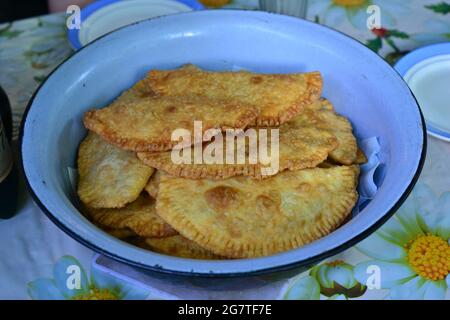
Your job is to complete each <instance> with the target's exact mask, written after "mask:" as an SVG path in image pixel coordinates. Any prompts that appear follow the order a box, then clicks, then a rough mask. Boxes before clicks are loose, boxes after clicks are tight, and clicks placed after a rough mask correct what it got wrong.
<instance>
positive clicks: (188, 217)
mask: <svg viewBox="0 0 450 320" xmlns="http://www.w3.org/2000/svg"><path fill="white" fill-rule="evenodd" d="M358 174H359V168H358V167H357V166H350V167H346V166H340V167H335V168H330V169H321V168H314V169H305V170H299V171H286V172H284V173H281V174H279V175H277V176H275V177H272V178H269V179H265V180H261V181H257V180H252V179H248V178H243V177H237V178H230V179H227V180H222V181H214V180H187V179H184V178H177V177H172V176H168V175H162V176H161V182H160V185H159V191H158V197H157V204H156V210H157V212H158V214H159V215H160V216H161V217H162V218H163V219H164V220H165V221H167V222H168V223H169V224H170V225H171V226H172V227H173V228H174V229H176V230H177V231H178V232H179V233H180V234H181V235H183V236H184V237H186V238H188V239H190V240H192V241H194V242H196V243H198V244H199V245H200V246H202V247H203V248H205V249H207V250H210V251H212V252H214V253H215V254H218V255H221V256H226V257H231V258H251V257H260V256H268V255H272V254H275V253H278V252H282V251H286V250H290V249H294V248H297V247H300V246H302V245H304V244H307V243H309V242H311V241H314V240H316V239H319V238H321V237H323V236H325V235H327V234H329V233H330V232H332V231H333V230H334V229H335V228H337V227H338V226H339V225H340V224H341V223H342V222H343V221H344V219H345V218H346V217H347V216H348V215H349V214H350V212H351V210H352V208H353V206H354V205H355V203H356V201H357V197H358V194H357V192H356V184H357V176H358Z"/></svg>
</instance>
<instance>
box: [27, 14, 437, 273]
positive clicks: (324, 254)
mask: <svg viewBox="0 0 450 320" xmlns="http://www.w3.org/2000/svg"><path fill="white" fill-rule="evenodd" d="M221 10H222V11H241V12H243V11H245V10H235V9H228V10H225V9H221ZM206 11H213V12H217V11H219V10H206ZM179 14H186V13H179ZM267 14H273V15H280V14H277V13H267ZM160 18H161V17H155V18H150V19H147V20H142V21H138V22H135V23H132V24H130V25H127V26H123V27H121V28H119V29H117V30H114V31H111V32H108V33H107V34H104V35H103V36H101V37H99V38H98V39H95V40H94V41H92V42H91V43H89V44H87V45H86V46H84V47H82V48H81V49H80V50H83V49H84V48H87V47H88V46H90V45H91V44H93V43H94V42H96V41H98V40H100V39H102V38H103V37H106V36H108V35H109V34H111V33H113V32H115V31H118V30H121V29H123V28H127V27H129V26H132V25H136V24H139V23H143V22H146V21H151V20H156V19H160ZM287 18H291V19H297V18H292V17H287ZM306 21H307V22H309V23H312V24H315V23H314V22H312V21H308V20H306ZM320 26H322V27H324V28H327V29H330V30H333V31H336V32H338V33H340V34H341V35H343V36H345V37H346V38H348V39H349V40H351V41H355V42H358V41H357V40H356V39H354V38H352V37H350V36H349V35H347V34H345V33H343V32H341V31H339V30H336V29H333V28H331V27H328V26H325V25H320ZM358 43H359V42H358ZM359 44H360V45H362V46H364V45H363V44H361V43H359ZM366 49H367V50H368V51H369V52H371V54H374V55H376V56H377V57H378V58H379V59H381V60H382V61H383V63H385V64H387V65H388V66H389V67H390V68H391V69H392V70H393V71H394V72H395V73H396V74H397V75H398V76H399V79H400V80H401V81H403V82H404V83H405V85H406V86H407V88H408V89H409V87H408V85H407V84H406V82H405V81H404V80H403V77H402V76H401V75H400V73H399V72H398V71H397V70H396V69H395V68H394V67H392V66H391V65H390V64H389V63H388V62H387V61H386V60H384V59H383V58H382V57H380V56H379V55H378V54H376V53H375V52H373V51H372V50H370V49H369V48H367V47H366ZM75 54H76V53H75ZM70 58H71V56H70V57H67V58H66V59H64V60H63V61H62V62H61V63H60V64H59V65H58V66H56V67H55V69H54V70H52V72H50V73H49V74H48V75H47V77H46V78H45V80H44V81H43V82H42V83H41V84H40V85H39V86H38V88H37V89H36V91H35V92H34V94H33V96H32V97H31V98H30V100H29V101H28V103H27V106H26V108H25V111H24V114H23V117H22V121H21V124H20V132H19V161H20V170H21V172H22V174H23V177H24V178H25V181H26V185H27V189H28V191H29V192H30V194H31V196H32V198H33V199H34V201H35V202H36V204H37V205H38V206H39V208H40V209H41V210H42V211H43V212H44V213H45V215H46V216H47V217H48V218H49V219H50V220H51V221H52V222H53V223H54V224H55V225H56V226H58V228H60V229H61V230H63V231H64V232H65V233H66V234H68V235H69V236H70V237H72V238H73V239H75V240H76V241H78V242H79V243H81V244H82V245H84V246H86V247H88V248H89V249H91V250H93V251H95V252H98V253H100V254H102V255H104V256H107V257H109V258H112V259H114V260H116V261H120V262H123V263H125V264H128V265H130V266H133V267H137V268H139V269H143V270H147V271H152V272H157V273H161V274H166V275H174V276H183V277H197V278H217V279H221V278H222V279H223V278H225V279H226V278H236V277H243V278H244V277H253V276H262V275H268V274H272V273H277V272H283V271H288V270H292V269H294V268H301V267H308V266H312V265H314V264H316V263H318V262H320V261H322V260H324V259H326V258H328V257H331V256H333V255H336V254H338V253H340V252H342V251H344V250H346V249H348V248H350V247H352V246H354V245H355V244H357V243H358V242H360V241H362V240H363V239H365V238H367V237H368V236H369V235H371V234H372V233H373V232H375V231H376V230H377V229H378V228H380V227H381V226H382V225H383V224H384V223H385V222H386V221H387V220H388V219H389V218H391V217H392V216H393V215H394V213H395V212H396V211H397V210H398V209H399V208H400V206H401V205H402V204H403V202H405V200H406V199H407V198H408V196H409V194H410V193H411V191H412V190H413V188H414V186H415V185H416V183H417V180H418V179H419V176H420V174H421V172H422V169H423V166H424V163H425V159H426V153H427V145H428V140H427V129H426V125H425V119H424V117H423V114H422V110H421V109H420V106H419V103H418V102H417V99H416V97H415V96H414V93H413V92H412V91H411V89H409V91H410V93H411V95H412V97H413V98H414V101H415V102H416V106H417V109H418V111H419V114H420V119H421V122H422V136H423V143H422V151H421V155H420V160H419V163H418V165H417V168H416V172H415V174H414V177H413V178H412V179H411V182H410V183H409V185H408V186H407V187H406V189H405V191H404V192H403V194H402V195H401V196H400V198H399V200H398V201H397V202H396V203H395V204H394V205H393V206H392V208H391V209H390V210H388V211H387V212H386V213H385V214H384V215H383V217H382V218H380V219H379V220H378V221H376V222H375V223H374V224H373V225H372V226H371V227H369V228H368V229H366V230H364V231H363V232H361V233H359V234H358V235H356V236H354V237H353V238H352V239H350V240H348V241H347V242H346V243H343V244H342V245H340V246H338V247H336V248H334V249H331V250H328V251H325V252H322V253H320V254H317V255H316V256H314V257H310V258H308V259H305V260H301V261H298V262H294V263H290V264H285V265H281V266H275V267H270V268H266V269H261V270H255V271H249V272H234V273H233V272H230V273H220V274H215V273H200V272H185V271H176V270H169V269H163V268H162V267H157V266H149V265H145V264H142V263H139V262H136V261H132V260H128V259H125V258H123V257H120V256H118V255H116V254H114V253H112V252H109V251H106V250H104V249H102V248H100V247H97V246H96V245H95V244H93V243H91V242H89V241H87V240H85V239H83V238H81V237H80V236H79V235H77V234H76V233H75V232H73V231H72V230H70V229H69V228H68V227H66V226H65V225H64V224H63V223H62V222H60V221H59V220H58V219H57V218H56V217H55V216H53V214H52V213H51V212H50V211H49V210H48V209H47V208H46V207H45V205H44V204H43V203H42V202H41V201H40V199H39V198H38V197H37V195H36V193H35V192H34V190H33V188H32V187H31V185H30V182H29V181H28V177H27V176H26V173H25V167H24V162H23V154H22V147H23V136H24V129H25V123H26V120H27V116H28V112H29V110H30V109H31V106H32V104H33V101H34V98H35V97H36V95H37V94H38V92H39V91H40V89H41V87H42V86H43V85H44V84H45V83H46V82H47V80H48V78H50V77H51V75H52V74H53V73H54V72H56V70H58V69H59V67H61V66H62V65H63V64H64V63H65V62H66V61H67V60H69V59H70Z"/></svg>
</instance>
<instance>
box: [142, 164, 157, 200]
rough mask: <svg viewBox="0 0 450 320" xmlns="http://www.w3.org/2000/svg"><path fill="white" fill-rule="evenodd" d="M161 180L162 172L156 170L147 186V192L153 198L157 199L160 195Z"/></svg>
mask: <svg viewBox="0 0 450 320" xmlns="http://www.w3.org/2000/svg"><path fill="white" fill-rule="evenodd" d="M160 178H161V171H159V170H156V171H155V173H154V174H153V175H152V177H151V178H150V180H148V183H147V185H146V186H145V191H147V193H148V194H149V195H150V196H151V197H152V198H153V199H156V197H157V195H158V188H159V180H160Z"/></svg>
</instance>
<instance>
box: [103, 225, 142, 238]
mask: <svg viewBox="0 0 450 320" xmlns="http://www.w3.org/2000/svg"><path fill="white" fill-rule="evenodd" d="M100 227H101V228H102V229H103V231H105V232H107V233H109V234H110V235H112V236H113V237H114V238H118V239H128V238H131V237H136V236H137V235H136V233H135V232H134V231H133V230H130V229H127V228H123V229H111V228H105V227H103V226H100Z"/></svg>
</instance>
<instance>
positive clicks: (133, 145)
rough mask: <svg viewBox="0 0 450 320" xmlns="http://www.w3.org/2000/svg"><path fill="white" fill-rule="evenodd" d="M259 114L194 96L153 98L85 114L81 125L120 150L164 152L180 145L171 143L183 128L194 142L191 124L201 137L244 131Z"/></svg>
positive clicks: (250, 108) (237, 104)
mask: <svg viewBox="0 0 450 320" xmlns="http://www.w3.org/2000/svg"><path fill="white" fill-rule="evenodd" d="M258 113H259V110H258V108H257V107H254V106H251V105H246V104H242V103H240V102H236V101H232V100H225V99H219V98H218V99H209V98H206V97H202V96H195V95H190V96H163V97H161V96H154V97H149V98H146V99H142V100H137V101H131V102H124V103H121V102H117V103H113V104H111V105H110V106H108V107H106V108H103V109H98V110H91V111H88V112H86V113H85V115H84V125H85V126H86V128H88V129H90V130H92V131H94V132H96V133H97V134H99V135H100V136H101V137H102V138H103V139H105V140H107V141H108V142H110V143H112V144H114V145H116V146H118V147H120V148H122V149H126V150H134V151H164V150H171V149H172V148H173V147H174V146H176V145H178V144H179V141H172V133H173V132H174V131H175V130H176V129H185V132H184V133H183V134H182V135H181V136H182V137H183V138H186V139H187V138H192V140H193V139H194V138H193V137H194V121H201V123H202V128H201V133H202V134H203V133H204V132H205V131H206V130H208V129H213V128H216V129H220V130H225V129H227V128H238V129H241V128H245V127H247V126H248V125H249V124H251V123H252V122H254V121H255V119H256V116H257V115H258ZM200 138H201V137H200ZM183 142H187V140H184V141H183ZM200 142H201V141H200ZM193 143H194V141H192V142H191V143H188V145H190V144H193Z"/></svg>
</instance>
